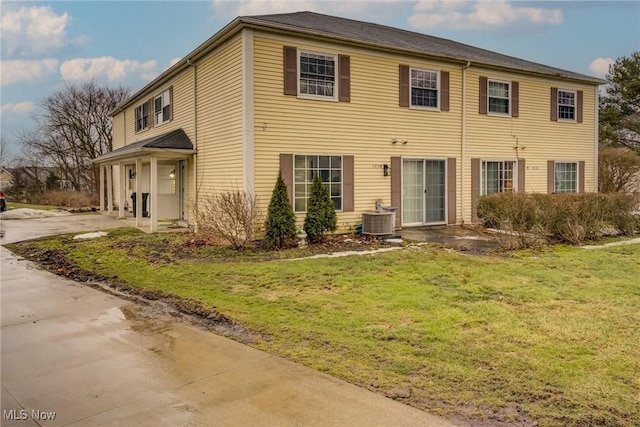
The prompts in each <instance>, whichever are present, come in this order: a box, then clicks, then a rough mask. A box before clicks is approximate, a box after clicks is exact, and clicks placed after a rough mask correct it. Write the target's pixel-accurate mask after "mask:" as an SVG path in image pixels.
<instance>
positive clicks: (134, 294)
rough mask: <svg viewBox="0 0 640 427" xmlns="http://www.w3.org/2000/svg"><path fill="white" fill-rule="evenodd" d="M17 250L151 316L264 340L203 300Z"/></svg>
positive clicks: (45, 252) (53, 253) (44, 252)
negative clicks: (139, 286)
mask: <svg viewBox="0 0 640 427" xmlns="http://www.w3.org/2000/svg"><path fill="white" fill-rule="evenodd" d="M13 250H14V251H16V252H17V253H18V254H19V255H21V256H23V257H24V258H26V259H28V260H29V261H33V262H35V263H38V264H39V265H40V266H41V267H43V268H44V269H46V270H48V271H51V272H53V273H55V274H57V275H59V276H63V277H66V278H68V279H71V280H74V281H76V282H81V283H85V284H87V285H89V286H91V287H93V288H96V289H100V290H102V291H106V292H108V293H111V294H113V295H116V296H118V297H121V298H125V299H128V300H130V301H134V302H138V303H140V304H141V305H142V306H143V307H144V309H143V310H142V312H143V313H144V314H145V315H146V316H148V317H151V316H153V315H154V314H161V315H169V316H172V317H174V318H182V319H183V320H187V321H189V322H190V323H192V324H195V325H198V326H200V327H202V328H205V329H207V330H211V331H214V332H216V333H219V334H220V335H224V336H227V337H231V338H233V339H235V340H237V341H239V342H242V343H252V342H256V341H259V340H261V339H264V337H261V336H259V335H258V334H255V333H253V332H251V331H249V330H247V329H246V328H244V327H243V326H242V325H240V324H238V323H236V322H234V321H233V320H231V319H230V318H229V317H227V316H225V315H224V314H222V313H220V312H219V311H217V310H216V309H215V308H210V307H206V306H205V305H204V304H202V303H201V302H200V301H196V300H193V299H188V298H183V297H180V296H178V295H175V294H171V293H165V292H162V291H157V290H148V289H144V288H137V287H135V286H131V285H129V284H127V283H124V282H122V281H120V280H119V279H118V277H115V276H112V277H109V276H105V275H101V274H96V273H92V272H90V271H87V270H85V269H83V268H81V267H79V266H78V265H77V264H75V263H73V262H72V261H70V260H69V259H68V258H67V257H66V256H65V255H64V253H63V252H62V251H60V250H55V249H37V248H26V249H25V250H16V249H13Z"/></svg>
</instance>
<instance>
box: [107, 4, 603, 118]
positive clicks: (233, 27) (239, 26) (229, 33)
mask: <svg viewBox="0 0 640 427" xmlns="http://www.w3.org/2000/svg"><path fill="white" fill-rule="evenodd" d="M244 28H253V29H257V30H266V31H273V32H280V33H283V34H292V33H293V34H295V35H298V36H299V35H305V36H310V37H312V38H317V39H321V40H334V41H339V42H342V43H344V44H348V45H352V46H359V47H369V48H374V49H377V50H381V51H386V52H392V53H401V54H405V55H409V56H415V57H420V58H427V59H437V60H439V61H444V62H448V63H453V64H458V65H464V64H466V63H468V62H469V61H470V60H469V59H468V58H464V57H459V56H450V55H443V54H429V53H425V52H416V51H415V50H412V49H409V48H401V47H393V46H389V45H386V44H382V43H375V42H370V41H365V40H361V39H354V38H349V37H346V36H340V35H335V34H330V33H326V32H323V31H318V30H311V29H308V28H301V27H297V26H294V25H288V24H278V23H273V22H268V21H264V20H260V19H256V18H253V17H250V16H240V17H237V18H236V19H234V20H233V21H231V22H230V23H229V24H227V25H226V26H224V27H223V28H222V29H221V30H220V31H218V32H217V33H215V34H214V35H213V36H212V37H210V38H209V39H207V40H206V41H205V42H203V43H201V44H200V46H198V47H197V48H195V49H194V50H193V51H191V53H189V54H187V55H186V56H185V57H184V58H183V59H181V60H180V61H179V62H177V63H176V64H174V65H173V66H172V67H170V68H169V69H167V70H166V71H165V72H163V73H162V74H160V75H159V76H158V77H156V78H155V79H154V80H152V81H151V82H149V83H148V84H147V85H146V86H144V87H143V88H142V89H140V90H139V91H138V92H136V93H134V94H133V95H132V96H131V97H130V98H129V99H128V100H127V101H125V102H124V103H123V104H121V105H120V106H118V107H116V108H115V109H114V110H113V111H111V112H110V113H109V115H110V116H112V117H113V116H114V115H116V114H118V113H120V112H121V111H123V110H124V109H126V108H128V107H129V106H131V105H132V104H133V103H135V102H136V101H137V100H138V98H139V97H141V96H142V95H143V94H144V93H145V92H147V91H150V90H151V89H152V88H154V87H156V86H159V85H161V84H163V83H165V82H167V81H168V80H170V79H171V78H173V77H174V76H175V75H176V74H178V73H180V72H181V71H183V70H184V69H186V68H187V67H189V66H190V64H189V63H195V62H197V61H198V60H199V59H200V58H202V57H203V56H204V55H206V54H207V53H208V52H210V51H211V50H213V49H214V48H215V47H216V46H218V45H219V44H220V43H222V42H224V41H226V40H228V39H229V38H231V37H233V36H234V35H236V34H237V33H239V32H240V31H242V30H243V29H244ZM493 53H496V52H493ZM505 56H506V55H505ZM515 59H520V58H515ZM474 63H475V65H476V66H482V67H486V68H490V69H496V70H505V69H507V70H510V71H515V72H518V73H522V74H529V75H534V76H542V77H547V78H561V79H563V80H571V81H577V82H580V83H591V84H605V83H606V81H604V80H602V79H598V78H595V77H589V76H584V78H580V77H577V76H565V75H562V74H560V73H558V74H550V73H541V72H535V71H530V70H522V69H519V68H514V67H506V66H498V65H493V64H490V63H484V62H479V61H474ZM539 65H543V64H539Z"/></svg>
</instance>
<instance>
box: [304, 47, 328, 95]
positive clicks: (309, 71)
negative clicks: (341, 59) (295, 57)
mask: <svg viewBox="0 0 640 427" xmlns="http://www.w3.org/2000/svg"><path fill="white" fill-rule="evenodd" d="M299 63H300V68H299V69H300V74H299V80H298V87H299V92H298V93H299V94H300V95H305V96H311V97H318V98H326V99H331V100H333V99H337V97H336V95H337V94H336V55H330V54H324V53H314V52H306V51H299Z"/></svg>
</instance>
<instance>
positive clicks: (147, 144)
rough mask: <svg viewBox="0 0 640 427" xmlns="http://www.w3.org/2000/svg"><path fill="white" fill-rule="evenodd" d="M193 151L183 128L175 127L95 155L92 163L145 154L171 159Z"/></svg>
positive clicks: (125, 158) (115, 160) (143, 155)
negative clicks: (160, 133) (169, 130)
mask: <svg viewBox="0 0 640 427" xmlns="http://www.w3.org/2000/svg"><path fill="white" fill-rule="evenodd" d="M195 153H196V150H194V148H193V143H192V142H191V140H190V139H189V137H188V136H187V134H186V133H185V132H184V130H182V129H176V130H172V131H171V132H167V133H164V134H162V135H158V136H154V137H152V138H147V139H143V140H142V141H138V142H134V143H133V144H129V145H125V146H124V147H121V148H118V149H117V150H113V151H111V152H109V153H107V154H104V155H102V156H100V157H96V158H95V159H93V163H98V164H100V163H111V162H117V161H122V160H127V159H135V158H138V157H146V156H154V157H162V158H169V159H171V158H180V157H184V156H186V155H189V154H195Z"/></svg>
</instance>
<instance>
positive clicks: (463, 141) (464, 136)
mask: <svg viewBox="0 0 640 427" xmlns="http://www.w3.org/2000/svg"><path fill="white" fill-rule="evenodd" d="M469 67H471V61H467V64H466V65H465V66H464V67H462V137H461V141H460V145H461V146H460V151H461V153H460V174H461V180H460V192H461V193H462V194H461V197H460V202H461V211H462V223H463V224H464V222H465V208H464V207H465V200H466V199H465V197H466V193H467V192H466V189H467V186H466V185H465V184H466V176H467V160H466V157H467V103H466V96H467V93H466V91H467V69H468V68H469Z"/></svg>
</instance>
